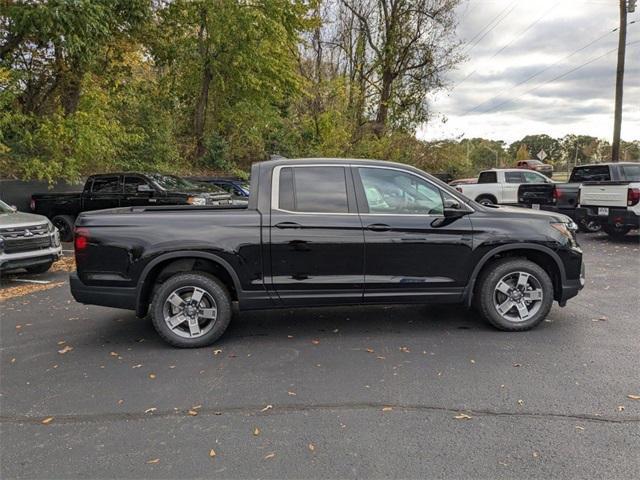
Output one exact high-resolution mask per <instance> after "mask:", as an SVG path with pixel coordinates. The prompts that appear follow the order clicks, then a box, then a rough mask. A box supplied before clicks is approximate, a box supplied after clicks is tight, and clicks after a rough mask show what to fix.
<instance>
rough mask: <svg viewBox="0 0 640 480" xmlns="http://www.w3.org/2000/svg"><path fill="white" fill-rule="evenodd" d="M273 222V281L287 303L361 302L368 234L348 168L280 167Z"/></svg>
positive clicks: (275, 181) (275, 177)
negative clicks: (365, 230) (362, 220)
mask: <svg viewBox="0 0 640 480" xmlns="http://www.w3.org/2000/svg"><path fill="white" fill-rule="evenodd" d="M272 188H273V192H272V209H271V220H270V237H271V238H270V254H271V275H270V278H271V283H272V285H273V287H274V289H275V290H276V292H277V294H278V296H279V298H280V299H281V300H282V301H283V302H284V303H285V304H287V305H296V304H304V305H308V304H311V303H315V304H318V305H321V304H337V303H344V304H349V303H359V302H361V301H362V292H363V281H364V235H363V231H362V224H361V222H360V217H359V216H358V213H357V210H356V201H355V193H354V188H353V180H352V178H351V172H350V169H349V167H348V166H343V165H336V164H330V165H300V166H284V167H277V168H275V169H274V173H273V184H272Z"/></svg>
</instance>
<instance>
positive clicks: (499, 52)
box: [455, 0, 560, 87]
mask: <svg viewBox="0 0 640 480" xmlns="http://www.w3.org/2000/svg"><path fill="white" fill-rule="evenodd" d="M559 5H560V0H558V1H557V2H556V3H555V4H554V5H552V6H551V8H549V9H547V11H545V12H544V13H543V14H542V15H540V16H539V17H538V18H537V19H536V20H534V21H533V22H532V23H530V24H529V26H527V28H525V29H524V30H523V31H522V32H520V35H516V36H515V37H513V38H512V39H511V40H510V41H509V42H507V43H506V44H504V45H503V46H502V47H501V48H500V49H498V51H497V52H495V53H494V54H493V55H491V57H489V58H488V59H487V60H484V61H483V62H488V61H489V60H491V59H493V58H495V57H496V56H498V55H499V54H501V53H502V52H504V51H505V50H506V49H507V48H509V47H510V46H511V45H513V43H514V42H516V41H517V40H520V39H521V38H522V37H523V36H524V35H525V34H526V33H527V32H528V31H529V30H531V29H532V28H533V27H535V26H536V25H537V24H538V23H540V21H542V19H543V18H544V17H546V16H547V15H549V14H550V13H551V11H552V10H554V9H555V8H557V7H558V6H559ZM478 68H479V67H478ZM478 68H475V69H474V70H473V71H472V72H471V73H469V74H468V75H467V76H466V77H464V78H463V79H462V80H460V81H459V82H458V83H457V84H456V85H455V86H456V87H458V86H459V85H461V84H462V83H464V82H465V81H466V80H467V79H468V78H469V77H471V75H473V74H474V73H476V72H477V71H478Z"/></svg>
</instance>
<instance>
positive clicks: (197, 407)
mask: <svg viewBox="0 0 640 480" xmlns="http://www.w3.org/2000/svg"><path fill="white" fill-rule="evenodd" d="M201 408H202V405H194V406H193V407H191V410H200V409H201Z"/></svg>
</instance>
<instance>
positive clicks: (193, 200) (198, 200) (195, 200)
mask: <svg viewBox="0 0 640 480" xmlns="http://www.w3.org/2000/svg"><path fill="white" fill-rule="evenodd" d="M187 203H188V204H189V205H206V204H207V199H206V198H203V197H189V198H188V199H187Z"/></svg>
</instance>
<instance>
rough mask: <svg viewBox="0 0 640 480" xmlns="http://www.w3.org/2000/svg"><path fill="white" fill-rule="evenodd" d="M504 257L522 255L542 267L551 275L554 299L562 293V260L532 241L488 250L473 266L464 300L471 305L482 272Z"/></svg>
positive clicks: (563, 279) (563, 273)
mask: <svg viewBox="0 0 640 480" xmlns="http://www.w3.org/2000/svg"><path fill="white" fill-rule="evenodd" d="M505 257H522V258H526V259H528V260H530V261H532V262H533V263H535V264H537V265H539V266H540V267H542V268H543V269H544V270H545V271H546V272H547V273H548V274H549V276H550V277H551V281H552V283H553V293H554V300H558V299H560V297H561V294H562V285H563V284H564V282H565V279H566V270H565V268H564V265H563V264H562V260H561V259H560V257H559V256H558V254H557V253H556V252H554V251H553V250H551V249H550V248H548V247H545V246H542V245H537V244H534V243H519V244H517V245H502V246H500V247H496V248H493V249H491V250H489V251H488V252H487V253H485V254H484V256H483V257H482V258H481V259H480V261H479V262H478V264H477V265H476V266H475V268H474V270H473V273H472V274H471V279H470V280H469V284H468V285H467V288H466V291H465V293H464V295H465V302H466V304H467V306H470V305H471V302H472V300H473V296H474V294H475V290H476V283H477V280H478V278H479V277H480V275H481V274H482V272H483V271H484V270H485V269H486V268H488V267H489V266H490V265H491V264H492V263H493V262H495V261H496V260H499V259H501V258H505Z"/></svg>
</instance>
